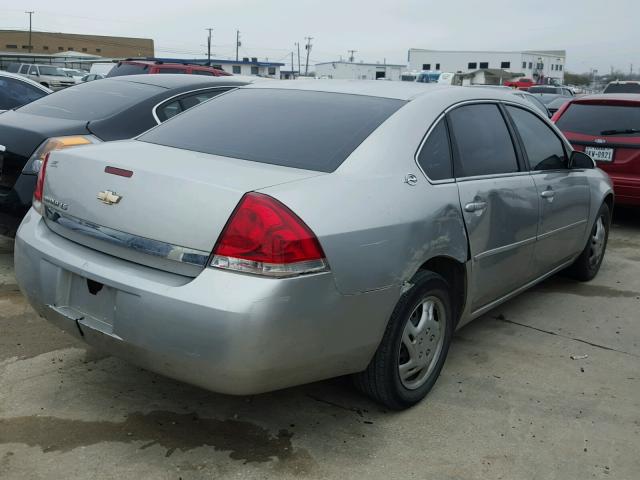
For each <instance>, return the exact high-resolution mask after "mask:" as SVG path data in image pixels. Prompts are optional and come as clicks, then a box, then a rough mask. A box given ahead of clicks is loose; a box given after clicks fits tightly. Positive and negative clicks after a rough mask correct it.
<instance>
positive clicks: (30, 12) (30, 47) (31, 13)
mask: <svg viewBox="0 0 640 480" xmlns="http://www.w3.org/2000/svg"><path fill="white" fill-rule="evenodd" d="M24 13H26V14H27V15H29V53H31V50H32V49H33V45H31V16H32V15H33V14H34V13H36V12H34V11H33V10H31V11H28V12H24Z"/></svg>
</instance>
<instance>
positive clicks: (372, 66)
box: [316, 60, 407, 80]
mask: <svg viewBox="0 0 640 480" xmlns="http://www.w3.org/2000/svg"><path fill="white" fill-rule="evenodd" d="M406 69H407V66H406V65H391V64H389V63H362V62H345V61H342V60H340V61H337V62H324V63H316V77H320V78H335V79H343V80H379V79H385V80H400V76H401V75H402V72H403V71H405V70H406Z"/></svg>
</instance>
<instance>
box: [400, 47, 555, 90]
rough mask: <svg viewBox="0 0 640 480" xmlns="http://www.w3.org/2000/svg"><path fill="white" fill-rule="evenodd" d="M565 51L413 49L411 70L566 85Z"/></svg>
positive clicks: (409, 58) (410, 61) (410, 52)
mask: <svg viewBox="0 0 640 480" xmlns="http://www.w3.org/2000/svg"><path fill="white" fill-rule="evenodd" d="M566 57H567V54H566V51H565V50H522V51H504V52H497V51H450V50H425V49H421V48H411V49H409V55H408V62H409V70H412V71H420V70H439V71H442V72H455V73H458V72H459V73H471V72H476V71H478V70H487V69H491V70H497V69H500V70H504V71H506V72H510V73H518V74H521V76H522V77H526V78H531V79H533V80H534V81H536V82H539V83H560V84H561V83H564V71H565V68H564V67H565V64H566Z"/></svg>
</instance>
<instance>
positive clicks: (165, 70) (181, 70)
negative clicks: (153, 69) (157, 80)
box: [158, 67, 186, 73]
mask: <svg viewBox="0 0 640 480" xmlns="http://www.w3.org/2000/svg"><path fill="white" fill-rule="evenodd" d="M185 72H186V69H184V68H171V67H167V68H159V69H158V73H185Z"/></svg>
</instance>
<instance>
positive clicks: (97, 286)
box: [87, 278, 104, 295]
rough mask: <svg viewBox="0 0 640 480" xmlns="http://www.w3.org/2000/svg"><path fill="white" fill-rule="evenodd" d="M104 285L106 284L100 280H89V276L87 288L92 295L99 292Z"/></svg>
mask: <svg viewBox="0 0 640 480" xmlns="http://www.w3.org/2000/svg"><path fill="white" fill-rule="evenodd" d="M103 286H104V285H102V284H101V283H100V282H96V281H94V280H89V279H88V278H87V288H88V289H89V293H90V294H91V295H95V294H97V293H98V292H99V291H100V290H102V287H103Z"/></svg>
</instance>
